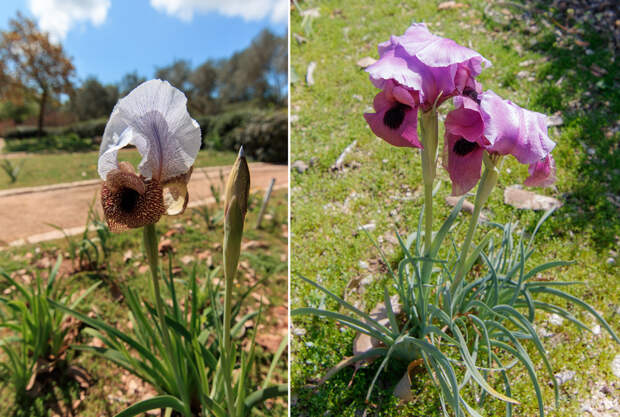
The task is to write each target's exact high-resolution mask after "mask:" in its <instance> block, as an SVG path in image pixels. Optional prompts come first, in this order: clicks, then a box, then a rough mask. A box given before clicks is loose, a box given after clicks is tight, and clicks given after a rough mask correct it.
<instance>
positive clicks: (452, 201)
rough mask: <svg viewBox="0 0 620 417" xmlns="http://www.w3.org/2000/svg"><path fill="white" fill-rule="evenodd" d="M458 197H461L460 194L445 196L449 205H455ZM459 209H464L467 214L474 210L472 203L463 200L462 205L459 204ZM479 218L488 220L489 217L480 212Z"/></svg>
mask: <svg viewBox="0 0 620 417" xmlns="http://www.w3.org/2000/svg"><path fill="white" fill-rule="evenodd" d="M460 199H461V196H453V195H449V196H447V197H446V203H447V204H448V205H449V206H450V207H454V206H456V204H457V203H458V202H459V200H460ZM461 211H466V212H468V213H469V214H472V213H473V212H474V205H473V204H472V203H471V202H470V201H468V200H465V201H463V205H462V206H461ZM480 220H483V221H487V220H489V218H488V217H487V216H486V215H485V214H484V213H480Z"/></svg>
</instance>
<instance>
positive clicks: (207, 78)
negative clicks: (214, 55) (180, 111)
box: [189, 60, 219, 114]
mask: <svg viewBox="0 0 620 417" xmlns="http://www.w3.org/2000/svg"><path fill="white" fill-rule="evenodd" d="M218 65H219V64H218V63H217V62H215V61H212V60H207V61H205V62H204V63H203V64H202V65H200V66H199V67H198V68H196V69H195V70H194V71H193V72H192V74H191V75H190V77H189V82H190V84H191V91H190V97H191V101H190V103H191V106H192V109H194V110H196V111H197V112H198V113H201V114H206V113H210V112H212V111H214V110H216V108H217V106H216V101H215V97H214V94H215V93H216V90H217V86H218V84H217V67H218Z"/></svg>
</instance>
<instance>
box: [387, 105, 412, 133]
mask: <svg viewBox="0 0 620 417" xmlns="http://www.w3.org/2000/svg"><path fill="white" fill-rule="evenodd" d="M410 109H411V107H409V106H407V105H406V104H403V103H396V104H395V105H394V106H393V107H392V108H390V109H389V110H388V111H386V112H385V114H384V115H383V124H384V125H386V126H387V127H389V128H390V129H392V130H396V129H398V128H399V127H400V125H402V124H403V121H404V120H405V114H406V113H407V111H408V110H410Z"/></svg>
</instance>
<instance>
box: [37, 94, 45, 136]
mask: <svg viewBox="0 0 620 417" xmlns="http://www.w3.org/2000/svg"><path fill="white" fill-rule="evenodd" d="M46 102H47V90H45V89H44V90H43V93H42V94H41V99H40V100H39V123H38V125H37V135H38V137H39V139H41V137H42V136H43V122H44V119H45V103H46Z"/></svg>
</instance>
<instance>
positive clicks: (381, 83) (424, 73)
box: [366, 23, 491, 111]
mask: <svg viewBox="0 0 620 417" xmlns="http://www.w3.org/2000/svg"><path fill="white" fill-rule="evenodd" d="M378 49H379V60H378V61H377V62H376V63H374V64H373V65H371V66H369V67H368V68H366V71H367V72H368V73H369V74H370V80H371V81H372V83H373V84H374V85H375V86H376V87H377V88H381V89H383V88H385V85H386V83H387V82H388V81H389V80H392V81H394V82H396V83H398V84H400V85H402V86H404V87H407V88H409V89H411V90H414V91H418V92H419V98H420V107H421V108H422V110H423V111H428V110H430V109H431V108H432V107H433V105H435V104H436V105H439V104H441V103H442V102H443V101H445V100H447V99H448V98H450V97H453V96H455V95H459V94H466V95H467V94H468V92H469V91H471V90H474V91H476V90H477V91H478V92H480V90H479V86H478V85H477V84H476V82H475V78H476V77H477V76H478V75H479V74H480V72H481V71H482V67H483V65H484V66H490V65H491V64H490V62H489V61H488V60H487V59H485V58H484V57H482V56H481V55H480V54H479V53H478V52H476V51H473V50H471V49H469V48H466V47H464V46H461V45H459V44H457V43H456V42H454V41H453V40H451V39H446V38H442V37H440V36H436V35H433V34H431V33H430V32H429V31H428V28H427V27H426V24H424V23H417V24H413V25H411V26H410V27H409V28H408V29H407V31H406V32H405V34H404V35H402V36H392V37H391V38H390V40H389V41H387V42H384V43H381V44H379V48H378Z"/></svg>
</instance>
